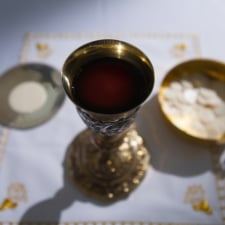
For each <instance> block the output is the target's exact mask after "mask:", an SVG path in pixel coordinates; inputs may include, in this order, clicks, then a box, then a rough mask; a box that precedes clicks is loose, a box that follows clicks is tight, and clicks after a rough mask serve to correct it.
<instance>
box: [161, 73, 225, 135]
mask: <svg viewBox="0 0 225 225" xmlns="http://www.w3.org/2000/svg"><path fill="white" fill-rule="evenodd" d="M163 97H164V101H165V104H164V106H163V110H164V111H165V113H166V114H167V115H169V117H170V118H171V119H172V121H173V123H174V125H175V126H177V127H178V128H180V129H182V130H184V129H186V130H187V127H188V130H189V131H190V133H191V134H192V135H194V136H198V137H199V135H200V136H201V138H206V139H219V138H221V137H222V136H223V135H225V83H223V82H221V81H219V80H216V79H213V78H212V77H210V76H208V75H205V74H204V75H203V74H192V75H190V76H185V77H183V78H180V80H178V81H173V82H171V83H170V85H169V86H168V87H167V88H166V89H165V90H164V94H163Z"/></svg>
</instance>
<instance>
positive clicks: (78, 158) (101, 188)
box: [67, 128, 149, 200]
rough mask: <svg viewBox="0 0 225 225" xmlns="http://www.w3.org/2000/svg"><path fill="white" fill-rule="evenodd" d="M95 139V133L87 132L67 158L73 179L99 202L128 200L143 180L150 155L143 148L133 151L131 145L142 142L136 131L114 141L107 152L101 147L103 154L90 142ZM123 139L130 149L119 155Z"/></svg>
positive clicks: (71, 147) (71, 148)
mask: <svg viewBox="0 0 225 225" xmlns="http://www.w3.org/2000/svg"><path fill="white" fill-rule="evenodd" d="M92 137H93V132H92V131H91V130H89V129H87V130H85V131H83V132H82V133H81V134H79V135H78V136H77V137H76V139H75V140H74V142H73V143H72V144H71V146H70V149H69V152H68V156H67V160H68V161H67V163H68V168H69V174H70V177H71V178H72V180H73V181H74V182H75V184H76V185H77V186H78V187H79V188H80V189H81V190H82V191H83V192H85V193H86V194H88V195H90V196H92V197H95V198H97V199H99V200H117V199H120V198H123V197H125V196H126V195H128V194H129V193H130V192H131V191H132V190H134V189H135V188H136V187H137V186H138V184H139V183H140V182H141V180H142V179H143V178H144V176H145V174H146V171H147V168H148V163H149V154H148V151H147V150H146V149H145V147H144V146H143V145H142V144H141V145H139V144H137V145H135V148H134V147H131V142H135V141H136V139H138V138H139V135H138V134H137V132H136V131H135V130H134V129H133V128H131V129H130V130H128V131H127V132H126V133H125V134H124V135H123V136H122V137H121V138H119V139H118V140H117V141H116V142H115V141H113V145H114V147H113V148H110V149H108V148H106V149H105V150H104V147H103V146H101V148H102V149H103V150H100V149H99V147H98V146H95V145H93V144H92V143H91V142H90V140H91V139H92ZM124 138H128V140H127V143H128V145H129V146H130V147H129V148H127V149H126V150H125V151H120V150H119V148H120V145H123V141H124ZM109 141H110V140H109ZM124 153H126V154H124ZM137 153H138V154H137ZM104 161H105V162H106V163H104Z"/></svg>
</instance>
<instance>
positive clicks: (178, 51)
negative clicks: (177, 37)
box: [171, 43, 187, 58]
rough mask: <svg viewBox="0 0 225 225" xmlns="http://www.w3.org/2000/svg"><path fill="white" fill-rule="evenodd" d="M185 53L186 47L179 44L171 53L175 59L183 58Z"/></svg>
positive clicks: (183, 44)
mask: <svg viewBox="0 0 225 225" xmlns="http://www.w3.org/2000/svg"><path fill="white" fill-rule="evenodd" d="M186 51H187V45H186V44H185V43H179V44H176V45H174V46H173V47H172V49H171V53H172V55H173V56H174V57H176V58H183V57H184V56H185V54H186Z"/></svg>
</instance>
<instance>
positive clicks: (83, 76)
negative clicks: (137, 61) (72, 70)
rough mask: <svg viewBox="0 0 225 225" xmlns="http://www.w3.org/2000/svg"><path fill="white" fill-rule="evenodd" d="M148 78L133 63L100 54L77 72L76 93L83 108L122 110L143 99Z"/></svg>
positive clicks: (73, 90)
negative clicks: (101, 56)
mask: <svg viewBox="0 0 225 225" xmlns="http://www.w3.org/2000/svg"><path fill="white" fill-rule="evenodd" d="M144 86H145V85H144V79H143V75H142V74H141V72H140V70H139V69H138V68H137V67H135V66H134V65H133V64H131V63H129V62H127V61H125V60H122V59H117V58H108V57H107V58H100V59H97V60H94V61H91V62H89V63H87V64H85V65H83V66H82V67H81V69H80V71H79V73H78V74H75V75H74V80H73V83H72V95H73V98H74V100H75V101H76V103H77V104H78V105H80V106H81V107H82V108H84V109H87V110H90V111H93V112H97V113H106V114H109V113H112V114H113V113H120V112H124V111H126V110H129V109H132V108H134V107H136V106H137V105H138V104H140V103H141V102H142V100H143V95H144V93H143V89H144Z"/></svg>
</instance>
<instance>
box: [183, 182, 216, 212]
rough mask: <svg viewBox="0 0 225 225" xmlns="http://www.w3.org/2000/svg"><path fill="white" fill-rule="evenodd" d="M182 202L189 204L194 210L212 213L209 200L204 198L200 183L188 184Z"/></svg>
mask: <svg viewBox="0 0 225 225" xmlns="http://www.w3.org/2000/svg"><path fill="white" fill-rule="evenodd" d="M184 202H185V203H189V204H191V205H192V208H193V209H194V210H195V211H201V212H204V213H206V214H209V215H210V214H212V213H213V211H212V209H211V207H210V205H209V202H208V201H207V200H206V199H205V190H204V188H203V187H202V185H192V186H189V187H188V189H187V191H186V194H185V199H184Z"/></svg>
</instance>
